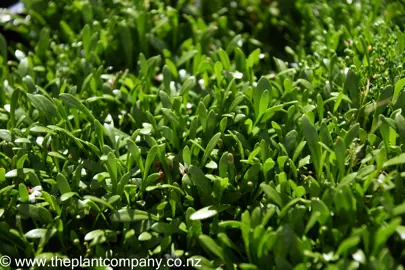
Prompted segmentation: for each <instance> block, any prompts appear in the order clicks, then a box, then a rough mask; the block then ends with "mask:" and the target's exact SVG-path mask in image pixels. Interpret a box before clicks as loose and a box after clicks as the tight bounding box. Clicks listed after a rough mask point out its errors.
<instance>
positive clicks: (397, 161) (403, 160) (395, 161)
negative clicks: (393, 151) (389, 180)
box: [383, 153, 405, 168]
mask: <svg viewBox="0 0 405 270" xmlns="http://www.w3.org/2000/svg"><path fill="white" fill-rule="evenodd" d="M402 164H405V153H402V154H400V155H399V156H396V157H394V158H391V159H390V160H388V161H386V162H384V165H383V167H384V168H386V167H389V166H395V165H402Z"/></svg>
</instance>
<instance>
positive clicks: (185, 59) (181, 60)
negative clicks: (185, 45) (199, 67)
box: [176, 50, 198, 67]
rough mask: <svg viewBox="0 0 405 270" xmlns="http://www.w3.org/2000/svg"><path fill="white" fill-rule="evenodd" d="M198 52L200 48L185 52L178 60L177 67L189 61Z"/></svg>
mask: <svg viewBox="0 0 405 270" xmlns="http://www.w3.org/2000/svg"><path fill="white" fill-rule="evenodd" d="M197 53H198V50H191V51H188V52H186V53H185V54H183V55H182V56H181V57H180V58H179V59H178V60H177V64H176V66H177V67H181V66H182V65H183V64H185V63H186V62H188V61H189V60H190V59H191V58H193V57H194V55H196V54H197Z"/></svg>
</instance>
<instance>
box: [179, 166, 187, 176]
mask: <svg viewBox="0 0 405 270" xmlns="http://www.w3.org/2000/svg"><path fill="white" fill-rule="evenodd" d="M179 170H180V173H181V175H185V174H186V173H187V172H188V165H187V163H184V165H183V164H181V163H179Z"/></svg>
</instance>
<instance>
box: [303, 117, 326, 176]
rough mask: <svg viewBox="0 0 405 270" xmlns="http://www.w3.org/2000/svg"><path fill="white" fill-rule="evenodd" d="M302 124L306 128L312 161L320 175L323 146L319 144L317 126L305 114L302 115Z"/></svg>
mask: <svg viewBox="0 0 405 270" xmlns="http://www.w3.org/2000/svg"><path fill="white" fill-rule="evenodd" d="M302 126H303V130H304V136H305V139H306V141H307V143H308V146H309V150H310V151H311V157H312V161H313V162H314V165H315V170H316V172H317V174H318V175H320V173H321V170H322V168H321V155H322V152H321V146H320V145H319V137H318V132H317V131H316V128H315V126H314V125H313V124H312V123H311V121H310V120H309V118H308V116H306V115H305V114H304V115H303V116H302Z"/></svg>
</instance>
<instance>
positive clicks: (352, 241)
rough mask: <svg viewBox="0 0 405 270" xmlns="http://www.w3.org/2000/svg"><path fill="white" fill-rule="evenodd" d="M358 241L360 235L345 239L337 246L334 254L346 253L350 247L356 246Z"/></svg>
mask: <svg viewBox="0 0 405 270" xmlns="http://www.w3.org/2000/svg"><path fill="white" fill-rule="evenodd" d="M359 243H360V237H358V236H352V237H350V238H347V239H345V240H344V241H343V242H342V243H341V244H340V245H339V247H338V249H337V251H336V254H337V255H343V254H345V253H347V252H348V251H349V250H350V249H351V248H354V247H356V246H357V245H358V244H359Z"/></svg>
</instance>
